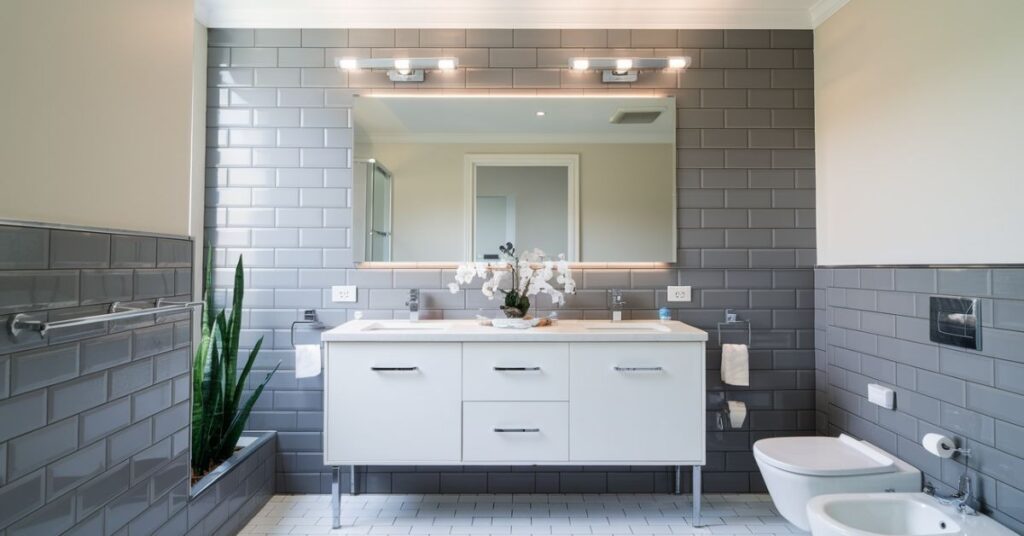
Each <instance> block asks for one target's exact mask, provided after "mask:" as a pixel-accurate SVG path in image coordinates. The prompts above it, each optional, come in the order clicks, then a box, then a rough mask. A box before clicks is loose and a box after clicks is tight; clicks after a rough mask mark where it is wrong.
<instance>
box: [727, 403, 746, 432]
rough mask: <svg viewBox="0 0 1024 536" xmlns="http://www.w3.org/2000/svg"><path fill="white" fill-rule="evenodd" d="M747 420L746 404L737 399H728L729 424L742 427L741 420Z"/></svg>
mask: <svg viewBox="0 0 1024 536" xmlns="http://www.w3.org/2000/svg"><path fill="white" fill-rule="evenodd" d="M745 420H747V405H746V403H744V402H741V401H739V400H730V401H729V424H730V425H731V426H732V427H733V428H743V421H745Z"/></svg>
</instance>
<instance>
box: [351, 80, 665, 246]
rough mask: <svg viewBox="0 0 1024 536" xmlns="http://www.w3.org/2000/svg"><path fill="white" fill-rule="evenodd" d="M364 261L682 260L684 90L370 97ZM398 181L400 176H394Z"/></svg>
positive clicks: (360, 188) (360, 161) (360, 206)
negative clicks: (519, 256) (679, 102)
mask: <svg viewBox="0 0 1024 536" xmlns="http://www.w3.org/2000/svg"><path fill="white" fill-rule="evenodd" d="M353 123H354V129H355V148H354V151H353V157H354V160H355V162H356V165H355V169H354V175H353V182H354V184H353V190H352V191H353V221H354V222H355V228H354V229H353V242H354V243H353V254H354V256H355V260H356V261H357V262H361V261H396V262H420V263H431V262H441V263H451V262H461V261H467V260H488V259H490V258H491V256H492V255H495V254H496V253H497V251H496V248H497V246H498V245H499V244H503V243H505V242H513V243H515V244H516V245H518V246H520V247H522V248H525V249H529V248H540V249H542V250H544V251H545V253H547V254H548V255H549V256H550V257H553V258H556V257H557V256H558V255H559V254H561V253H564V254H565V255H566V257H567V258H568V259H570V260H575V261H583V262H674V261H675V259H676V249H677V246H676V169H675V158H676V149H675V142H676V130H675V127H676V124H675V100H674V99H672V98H653V97H630V98H626V97H597V98H595V97H568V98H567V97H530V98H524V97H449V96H438V97H427V98H424V97H394V96H392V97H387V96H372V97H364V96H360V97H357V98H356V99H355V104H354V108H353ZM384 177H386V178H384Z"/></svg>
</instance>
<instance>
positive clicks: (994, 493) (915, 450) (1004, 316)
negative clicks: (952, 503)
mask: <svg viewBox="0 0 1024 536" xmlns="http://www.w3.org/2000/svg"><path fill="white" fill-rule="evenodd" d="M1009 281H1017V282H1020V281H1024V268H983V267H982V268H965V269H953V268H949V269H945V268H942V269H936V268H927V267H920V268H861V269H857V268H842V269H838V268H836V269H833V268H819V269H817V270H815V292H816V294H817V296H818V299H817V300H816V304H815V310H814V314H815V335H816V336H815V374H816V376H817V383H816V385H817V388H816V398H817V401H816V404H815V407H816V420H817V429H818V431H819V432H820V433H823V434H830V435H835V434H838V433H840V432H846V433H850V434H853V435H856V436H858V437H861V438H863V439H867V440H869V441H872V442H874V443H875V444H877V445H878V446H880V447H882V448H884V449H886V450H888V451H889V452H891V453H893V454H894V455H896V456H898V457H900V458H902V459H904V460H906V461H907V462H909V463H911V464H913V465H915V466H917V467H918V468H919V469H921V470H922V472H924V473H925V478H926V479H927V480H930V481H932V482H934V483H935V485H936V487H937V488H939V489H942V490H943V491H946V492H948V491H952V488H955V487H956V485H957V479H958V478H959V476H960V474H961V473H962V472H963V470H964V465H963V458H962V457H958V458H956V459H952V460H946V461H941V460H940V459H939V458H938V457H935V456H932V455H931V454H928V453H927V452H926V451H925V450H924V449H923V448H922V447H921V445H920V441H921V438H922V437H923V436H924V434H926V433H929V432H938V433H942V434H944V435H948V436H950V437H953V438H955V439H956V441H957V443H958V444H959V445H960V446H965V447H968V448H970V449H971V455H970V459H969V462H968V463H969V472H970V473H971V475H972V477H973V478H975V481H976V484H978V485H977V486H976V489H979V490H980V498H981V500H982V502H983V504H984V505H985V508H984V511H985V512H986V513H987V514H989V515H991V516H993V517H994V518H996V519H997V520H998V521H1000V522H1001V523H1003V524H1005V525H1007V526H1008V527H1010V528H1012V529H1013V530H1015V531H1016V532H1024V512H1022V510H1021V506H1020V505H1021V504H1022V503H1021V499H1022V497H1024V491H1022V490H1024V448H1022V446H1021V445H1024V418H1022V417H1021V411H1020V408H1022V407H1024V387H1022V386H1024V351H1022V350H1021V348H1024V326H1021V325H1020V313H1021V310H1022V307H1024V294H1021V293H1019V292H1015V288H1016V287H1014V286H1012V285H1006V284H1003V285H1000V282H1009ZM936 295H939V296H949V295H953V296H966V297H975V298H981V322H982V328H981V331H982V335H981V340H982V347H981V350H978V351H974V350H965V349H962V348H955V347H951V346H946V345H940V344H937V343H933V342H931V341H929V336H928V317H929V297H931V296H936ZM868 383H879V384H882V385H886V386H888V387H891V388H893V389H894V390H895V391H896V408H895V409H894V410H887V409H884V408H881V407H878V406H874V405H871V404H869V403H868V401H867V384H868Z"/></svg>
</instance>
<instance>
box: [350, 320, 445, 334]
mask: <svg viewBox="0 0 1024 536" xmlns="http://www.w3.org/2000/svg"><path fill="white" fill-rule="evenodd" d="M449 327H450V325H449V324H445V323H442V322H410V321H408V320H394V321H381V322H374V323H372V324H370V325H368V326H366V327H364V328H363V329H362V331H406V332H408V331H416V332H420V331H444V330H446V329H448V328H449Z"/></svg>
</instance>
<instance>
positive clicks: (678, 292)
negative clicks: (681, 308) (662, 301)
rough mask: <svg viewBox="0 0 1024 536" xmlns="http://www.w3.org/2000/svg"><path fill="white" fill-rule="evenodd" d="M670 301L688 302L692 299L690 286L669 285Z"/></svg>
mask: <svg viewBox="0 0 1024 536" xmlns="http://www.w3.org/2000/svg"><path fill="white" fill-rule="evenodd" d="M668 301H670V302H688V301H690V286H689V285H687V286H683V287H672V286H670V287H668Z"/></svg>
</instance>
